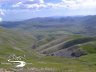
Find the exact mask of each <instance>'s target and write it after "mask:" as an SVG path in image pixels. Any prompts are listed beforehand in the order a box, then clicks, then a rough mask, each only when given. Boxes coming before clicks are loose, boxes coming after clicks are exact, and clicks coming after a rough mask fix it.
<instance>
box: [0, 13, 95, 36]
mask: <svg viewBox="0 0 96 72" xmlns="http://www.w3.org/2000/svg"><path fill="white" fill-rule="evenodd" d="M0 26H2V27H6V28H12V29H22V30H27V31H28V30H29V31H30V30H50V29H52V30H56V29H59V30H64V31H67V32H71V33H74V34H87V35H96V16H95V15H94V16H75V17H56V18H55V17H45V18H33V19H29V20H24V21H16V22H6V21H3V22H1V23H0Z"/></svg>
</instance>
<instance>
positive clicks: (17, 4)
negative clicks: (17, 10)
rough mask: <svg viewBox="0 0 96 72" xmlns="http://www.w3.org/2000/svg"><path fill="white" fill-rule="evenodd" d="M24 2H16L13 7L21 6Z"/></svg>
mask: <svg viewBox="0 0 96 72" xmlns="http://www.w3.org/2000/svg"><path fill="white" fill-rule="evenodd" d="M22 4H23V3H22V2H18V3H16V4H14V5H12V7H19V6H20V5H22Z"/></svg>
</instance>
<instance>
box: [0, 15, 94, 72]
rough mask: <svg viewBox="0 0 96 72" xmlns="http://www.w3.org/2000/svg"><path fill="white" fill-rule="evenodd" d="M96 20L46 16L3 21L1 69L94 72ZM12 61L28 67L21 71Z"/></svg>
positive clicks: (0, 41) (85, 17) (0, 30)
mask: <svg viewBox="0 0 96 72" xmlns="http://www.w3.org/2000/svg"><path fill="white" fill-rule="evenodd" d="M95 18H96V16H95V15H94V16H80V17H57V18H54V17H46V18H33V19H29V20H24V21H17V22H7V21H3V22H0V68H1V69H6V70H13V71H15V70H19V71H16V72H24V71H25V72H27V71H28V70H29V71H30V72H31V71H32V69H33V70H34V72H35V70H37V72H38V71H39V70H41V72H43V71H44V70H45V72H70V71H71V72H95V71H96V20H95ZM18 57H20V58H18ZM9 59H11V60H12V61H17V60H18V61H24V62H26V65H25V66H24V68H23V70H20V69H19V68H16V67H15V65H17V64H14V63H9V62H8V60H9ZM4 63H5V64H4ZM6 63H8V64H6Z"/></svg>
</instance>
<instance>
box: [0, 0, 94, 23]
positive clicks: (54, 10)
mask: <svg viewBox="0 0 96 72" xmlns="http://www.w3.org/2000/svg"><path fill="white" fill-rule="evenodd" d="M95 14H96V0H0V21H2V20H7V21H13V20H14V21H15V20H22V19H29V18H34V17H49V16H76V15H95Z"/></svg>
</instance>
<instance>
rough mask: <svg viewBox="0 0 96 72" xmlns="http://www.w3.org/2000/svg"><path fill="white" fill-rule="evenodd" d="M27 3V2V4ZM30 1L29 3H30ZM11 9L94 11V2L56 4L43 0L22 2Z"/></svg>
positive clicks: (77, 0) (66, 0) (65, 0)
mask: <svg viewBox="0 0 96 72" xmlns="http://www.w3.org/2000/svg"><path fill="white" fill-rule="evenodd" d="M28 1H29V2H28ZM30 1H31V2H30ZM12 7H13V8H15V7H18V8H21V9H22V8H23V9H24V8H25V9H31V8H32V9H39V8H40V9H41V8H61V7H62V8H67V9H74V10H76V9H77V10H78V9H81V10H82V9H83V10H84V9H85V10H86V9H96V0H61V2H58V3H52V2H49V3H45V2H44V0H23V1H20V2H18V3H16V4H14V5H12Z"/></svg>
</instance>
